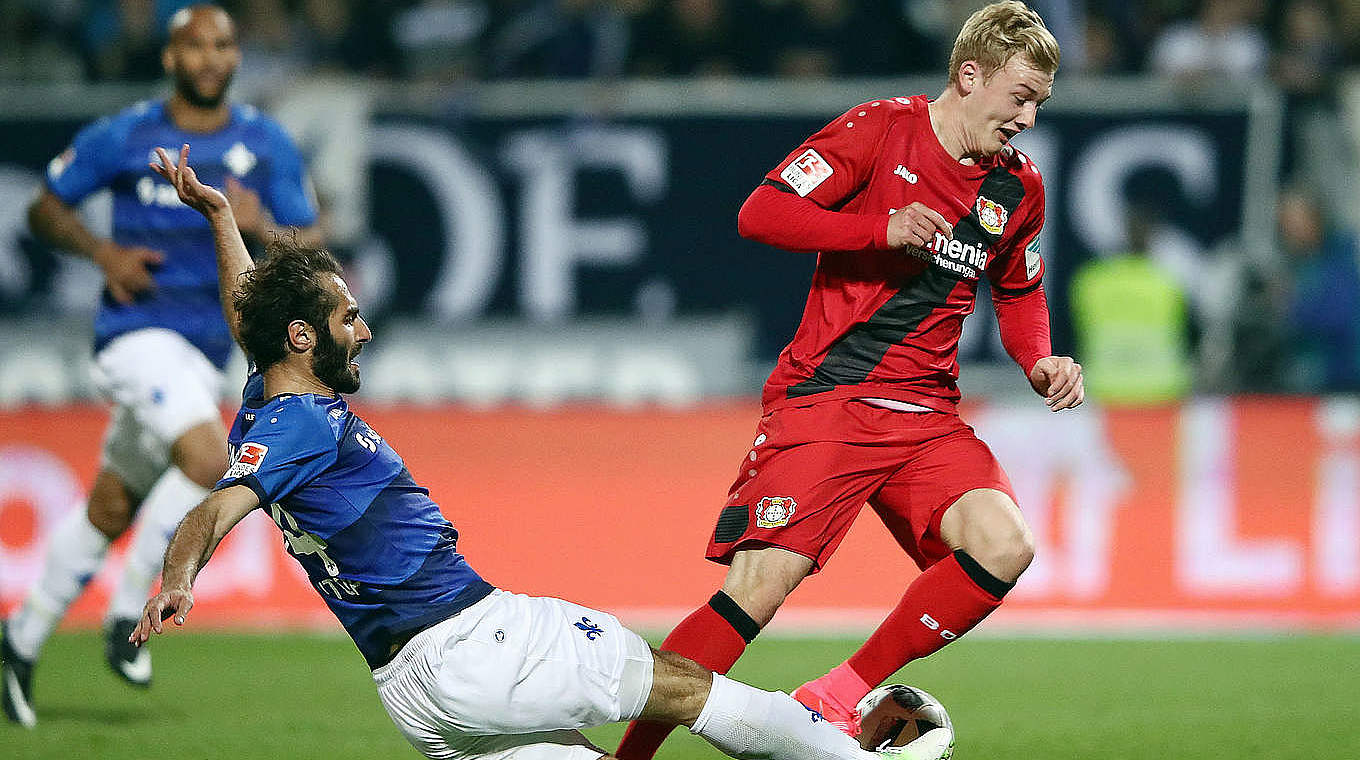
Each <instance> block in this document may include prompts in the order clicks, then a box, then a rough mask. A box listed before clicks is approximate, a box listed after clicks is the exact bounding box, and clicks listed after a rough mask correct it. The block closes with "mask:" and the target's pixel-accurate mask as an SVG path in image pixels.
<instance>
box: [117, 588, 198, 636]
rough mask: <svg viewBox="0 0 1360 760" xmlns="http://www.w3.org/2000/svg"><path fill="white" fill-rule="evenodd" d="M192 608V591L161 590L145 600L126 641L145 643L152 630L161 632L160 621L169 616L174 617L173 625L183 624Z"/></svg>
mask: <svg viewBox="0 0 1360 760" xmlns="http://www.w3.org/2000/svg"><path fill="white" fill-rule="evenodd" d="M193 608H194V595H193V592H191V591H188V590H183V589H170V590H168V591H161V592H160V593H159V594H156V595H155V596H153V597H151V598H150V599H148V600H147V602H146V607H144V608H143V609H142V618H141V620H138V621H137V627H136V628H134V629H132V635H130V636H128V642H129V643H131V644H133V645H135V646H141V645H142V644H145V643H146V640H147V639H149V638H151V633H152V632H153V631H154V632H156V633H163V631H162V629H161V623H162V622H164V621H165V620H168V619H169V618H171V617H174V619H175V625H184V618H185V616H187V615H188V614H189V610H191V609H193Z"/></svg>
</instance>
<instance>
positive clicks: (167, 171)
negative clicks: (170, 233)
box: [151, 144, 255, 343]
mask: <svg viewBox="0 0 1360 760" xmlns="http://www.w3.org/2000/svg"><path fill="white" fill-rule="evenodd" d="M156 155H157V156H159V157H160V162H159V163H154V164H151V168H152V169H154V170H155V172H156V173H157V174H159V175H161V176H162V177H165V178H166V179H167V180H169V181H170V184H172V185H174V186H175V190H176V191H177V192H178V193H179V199H180V201H182V202H183V203H184V205H186V206H188V207H189V208H192V209H193V210H195V211H197V212H198V213H200V214H202V215H203V216H204V217H205V218H206V219H207V220H208V224H209V226H211V227H212V232H213V247H214V248H215V249H216V250H217V287H218V295H219V296H220V297H221V300H222V315H223V316H224V317H226V320H227V326H228V327H230V328H231V335H232V337H233V338H235V339H236V342H237V343H240V342H241V336H240V327H239V323H240V315H238V314H237V313H236V304H235V300H234V299H233V298H232V293H233V292H235V290H236V283H237V281H238V280H240V278H241V275H242V274H245V273H246V272H248V271H250V270H251V269H253V268H254V267H255V262H253V261H251V258H250V252H249V250H247V249H246V242H245V240H243V239H242V238H241V231H240V229H238V228H237V226H236V215H235V214H234V213H233V212H232V209H231V204H230V203H228V202H227V196H225V195H223V194H222V192H221V191H219V190H218V189H217V188H214V187H210V186H208V185H205V184H203V183H202V182H199V181H198V175H196V174H195V173H194V169H193V167H191V166H189V146H188V144H185V145H183V146H181V147H180V149H179V162H178V163H175V162H173V161H171V159H170V154H168V153H166V152H165V149H164V148H156Z"/></svg>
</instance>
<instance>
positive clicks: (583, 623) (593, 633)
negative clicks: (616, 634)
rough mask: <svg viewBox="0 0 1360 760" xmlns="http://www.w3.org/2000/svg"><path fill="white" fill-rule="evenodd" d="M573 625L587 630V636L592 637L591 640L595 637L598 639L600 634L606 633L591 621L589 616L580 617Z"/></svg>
mask: <svg viewBox="0 0 1360 760" xmlns="http://www.w3.org/2000/svg"><path fill="white" fill-rule="evenodd" d="M572 625H574V626H576V627H577V628H580V629H581V630H583V631H585V632H586V638H587V639H590V640H591V641H594V640H595V639H598V638H600V636H602V635H604V629H603V628H601V627H599V626H598V625H595V624H594V623H592V622H590V618H588V617H583V618H581V619H580V621H578V622H576V623H572Z"/></svg>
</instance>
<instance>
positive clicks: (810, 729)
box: [690, 673, 875, 760]
mask: <svg viewBox="0 0 1360 760" xmlns="http://www.w3.org/2000/svg"><path fill="white" fill-rule="evenodd" d="M690 732H691V733H694V734H698V735H699V736H702V737H703V738H705V739H707V740H708V742H709V743H710V744H712V745H713V746H715V747H717V748H718V749H720V750H722V751H723V753H724V754H727V755H730V756H732V757H736V758H742V759H743V760H785V758H788V759H789V760H793V759H794V758H798V759H799V760H848V759H852V758H853V759H857V760H863V759H865V758H873V757H875V755H874V753H872V752H866V751H865V750H863V749H861V748H860V746H859V744H858V743H857V742H856V741H855V740H854V739H851V738H850V737H849V736H846V735H845V734H843V733H841V732H840V731H838V730H836V728H835V727H834V726H832V725H831V724H830V723H828V722H826V720H825V719H824V718H822V717H821V716H820V715H818V714H816V713H814V712H812V711H811V710H809V709H807V708H806V707H804V706H803V705H801V704H799V702H798V701H797V700H795V699H794V698H793V697H790V696H789V695H787V694H784V693H782V692H777V691H761V690H760V689H756V688H754V687H751V686H747V685H746V684H744V683H741V682H740V681H733V680H731V679H729V678H724V677H723V676H720V675H718V674H717V673H714V674H713V690H712V691H711V692H709V695H708V701H707V702H705V703H704V709H703V711H701V712H700V713H699V718H698V719H697V720H695V721H694V726H693V727H692V728H690Z"/></svg>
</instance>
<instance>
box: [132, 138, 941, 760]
mask: <svg viewBox="0 0 1360 760" xmlns="http://www.w3.org/2000/svg"><path fill="white" fill-rule="evenodd" d="M158 152H159V154H160V160H161V163H160V165H158V166H157V171H158V172H159V173H160V174H161V175H162V176H165V177H166V178H167V179H169V180H171V182H172V183H173V184H174V185H175V187H176V188H177V189H178V192H179V197H180V198H181V199H182V200H183V201H184V202H185V203H186V204H188V205H189V206H191V207H193V208H195V209H196V210H198V211H199V212H200V213H202V214H203V215H204V216H205V217H207V218H208V221H209V223H210V225H211V226H212V229H213V234H214V238H215V242H216V246H217V254H218V266H219V275H220V282H221V283H222V285H221V287H222V290H223V292H222V304H223V309H224V311H225V312H226V316H227V324H228V325H229V326H230V327H231V328H232V332H233V334H234V335H235V336H236V338H237V340H238V341H239V342H240V343H241V346H242V348H244V349H245V351H246V353H247V354H248V355H249V357H250V358H251V360H252V361H253V363H254V365H255V368H256V371H255V372H254V373H252V374H251V376H250V378H249V380H247V382H246V388H245V393H244V399H243V403H242V405H241V410H240V412H238V414H237V416H236V422H235V424H234V425H233V426H232V430H231V434H230V437H229V439H228V443H229V446H230V448H231V450H232V452H233V461H232V464H231V466H230V467H229V468H228V470H227V473H226V476H225V477H224V478H223V479H222V480H221V482H219V483H218V484H217V486H216V488H215V489H214V490H213V492H212V493H211V494H210V495H209V496H208V498H207V499H205V500H204V501H203V502H202V503H201V504H200V505H199V506H197V507H196V508H194V509H193V510H192V511H191V512H190V513H189V514H188V515H187V516H186V517H185V518H184V521H183V522H182V523H181V524H180V526H179V528H178V530H176V532H175V535H174V537H173V538H172V539H171V541H170V547H169V549H168V550H167V552H166V557H165V567H164V571H163V575H162V578H163V580H162V584H163V585H162V591H161V592H160V593H159V594H157V595H156V596H154V597H152V598H151V599H150V600H149V601H148V602H147V604H146V608H145V610H144V612H143V615H142V618H141V620H140V621H139V622H138V624H137V628H136V629H135V630H134V631H133V632H132V635H131V636H130V637H129V640H130V641H131V642H132V643H134V644H137V645H141V644H143V643H145V642H146V641H147V639H149V638H150V636H151V634H152V633H153V632H155V633H160V632H161V630H162V620H164V619H169V618H171V617H173V618H174V620H175V622H176V623H177V624H180V625H182V624H183V623H184V620H185V616H186V615H187V614H188V612H189V610H190V609H191V608H192V607H193V594H192V593H191V591H190V589H191V587H192V585H193V581H194V578H195V577H196V576H197V574H198V571H199V569H200V568H201V567H202V566H203V565H204V563H206V562H207V561H208V558H209V557H210V556H211V555H212V552H213V550H214V549H215V548H216V546H217V544H218V542H220V541H221V540H222V538H223V536H225V535H226V534H227V532H228V531H230V530H231V529H232V527H233V526H235V525H236V524H237V523H238V522H239V521H240V520H241V519H242V518H243V517H245V516H246V515H247V514H248V513H250V512H251V511H253V510H255V509H256V508H259V507H264V508H266V509H267V510H268V512H269V514H270V516H271V517H273V519H274V522H275V523H276V524H277V525H278V527H279V529H280V531H282V532H283V536H284V543H285V545H286V547H287V549H288V552H289V553H290V554H291V555H292V556H293V557H294V559H296V560H297V561H298V563H299V564H301V565H302V567H303V568H304V569H305V570H306V572H307V576H308V578H309V579H310V580H311V582H312V585H313V586H314V587H315V588H316V591H317V593H319V594H320V595H321V597H322V598H323V599H324V600H325V602H326V604H327V605H328V606H329V607H330V609H331V611H332V612H333V613H335V616H336V617H337V618H338V619H339V620H340V622H341V624H342V625H344V627H345V630H346V631H347V632H348V633H349V634H350V636H351V638H353V640H354V643H355V644H356V645H357V646H358V648H359V651H360V652H361V653H362V654H363V656H364V659H365V660H366V661H367V663H368V666H369V667H370V668H371V669H372V671H373V680H374V683H375V684H376V685H377V689H378V695H379V697H380V699H381V700H382V703H383V706H384V707H385V708H386V709H387V712H388V714H389V715H390V716H391V718H392V720H393V722H394V723H396V725H397V727H398V729H399V730H400V731H401V732H402V734H403V735H405V736H406V738H407V739H408V740H409V741H410V742H411V744H412V745H414V746H415V747H416V749H418V750H420V752H422V753H423V754H424V755H426V756H427V757H433V758H467V759H469V760H470V759H471V758H494V759H495V760H510V759H512V758H513V759H514V760H534V759H536V758H544V759H545V760H546V758H576V759H578V760H594V758H597V757H601V756H608V755H607V753H606V752H605V751H604V750H601V749H599V748H597V747H595V746H593V745H592V744H591V743H590V741H589V740H588V739H586V738H585V736H583V735H582V734H581V733H580V732H579V731H578V729H580V728H583V727H588V726H596V725H602V724H604V723H610V722H614V721H620V720H631V719H633V718H638V717H643V718H649V719H653V720H667V721H672V722H676V723H680V724H683V725H686V726H689V727H690V730H691V731H693V732H694V733H696V734H698V735H700V736H702V737H703V738H705V739H707V740H708V741H709V742H710V743H712V744H713V745H714V746H716V747H718V748H719V749H721V750H722V751H723V752H726V753H727V754H729V755H732V756H733V757H760V758H789V759H790V760H792V759H793V758H803V759H807V760H835V759H837V758H859V759H861V760H867V759H869V758H874V757H876V754H875V753H873V752H868V751H866V750H864V749H861V748H860V746H859V745H858V743H856V742H855V741H854V740H853V739H851V738H849V737H848V736H846V735H845V734H843V733H841V732H840V731H838V730H836V729H835V728H834V727H832V726H831V725H830V724H829V723H828V722H827V721H825V720H824V719H822V717H821V716H820V715H819V714H817V713H815V712H813V711H811V710H808V709H807V708H805V707H803V706H802V705H800V704H798V703H797V702H796V701H794V700H793V699H792V698H791V697H789V696H788V695H786V694H782V693H779V692H767V691H760V690H758V689H754V688H752V687H750V686H747V685H745V684H742V683H739V682H736V681H732V680H729V679H727V678H725V677H723V676H720V675H716V674H714V673H712V672H711V671H708V670H706V669H704V668H701V667H700V666H698V665H697V664H695V663H694V662H692V661H690V660H687V659H685V658H683V657H680V656H678V655H675V654H671V653H665V652H657V651H655V650H653V649H651V648H650V647H648V646H647V644H646V642H644V641H643V640H642V639H641V638H640V637H639V636H638V635H637V634H635V633H633V632H632V631H630V630H628V629H627V628H624V627H623V626H622V625H620V623H619V621H618V619H616V618H615V617H614V616H613V615H610V614H608V613H606V612H601V611H598V610H593V609H589V608H586V607H582V606H580V605H576V604H573V603H571V602H567V601H564V600H561V599H553V598H547V597H530V596H524V595H521V594H512V593H510V592H507V591H502V590H499V589H496V588H494V587H493V586H492V585H491V584H489V583H488V582H487V581H485V580H483V579H482V578H481V576H479V575H478V574H477V572H476V571H475V570H473V569H472V567H471V566H469V564H468V563H467V561H466V560H465V559H464V558H463V556H462V555H461V554H460V553H459V552H458V551H457V540H458V532H457V531H456V530H454V527H453V526H452V525H451V524H449V522H448V521H447V520H446V519H445V518H444V516H443V514H441V512H440V510H439V507H438V505H436V504H435V503H434V502H433V501H432V500H431V499H430V496H429V492H428V491H427V490H426V489H425V488H423V487H421V486H420V485H418V484H417V483H416V482H415V480H414V479H413V478H412V476H411V473H410V472H409V471H407V469H406V467H405V465H404V463H403V462H402V459H401V457H400V456H399V455H398V454H397V453H396V451H394V450H393V449H392V447H391V446H390V445H389V444H388V443H387V441H386V440H384V438H383V436H382V435H380V434H379V433H377V432H376V431H374V430H373V429H372V428H371V427H369V426H368V425H367V424H366V423H365V422H364V421H363V420H362V419H360V418H359V417H358V416H356V415H355V414H354V413H353V412H352V411H350V409H349V407H348V405H347V404H346V403H345V400H344V397H343V395H342V394H344V393H352V392H354V391H357V390H358V389H359V365H358V363H357V362H356V361H355V360H356V358H357V357H358V356H359V353H360V352H361V351H362V350H363V347H364V345H365V344H367V343H368V341H369V340H371V339H372V334H371V333H370V332H369V329H368V325H367V324H366V323H365V322H364V319H363V317H362V316H361V314H360V312H359V305H358V303H357V302H356V301H355V299H354V297H353V296H352V295H351V294H350V292H349V290H348V288H347V287H346V285H345V281H344V280H343V279H342V277H341V272H340V267H339V265H338V264H337V263H336V261H335V259H334V258H332V257H331V255H330V254H329V253H327V252H325V251H324V250H316V249H307V248H299V247H296V246H292V245H287V244H283V243H276V244H274V245H272V246H271V247H270V250H269V252H268V255H267V256H266V258H265V259H264V260H263V261H261V262H260V264H259V265H258V266H256V267H253V268H252V264H251V261H250V259H249V257H248V256H247V254H246V252H245V247H244V244H243V243H242V242H241V238H240V235H239V233H238V232H237V229H236V224H235V221H234V219H233V214H232V209H231V205H230V204H229V203H228V202H227V199H226V197H225V196H223V195H222V194H221V193H219V192H218V191H216V190H214V189H213V188H211V187H208V186H205V185H203V184H202V183H200V182H199V181H198V180H197V179H196V177H195V176H194V172H193V170H192V169H191V168H189V167H188V165H187V157H188V146H187V145H186V146H184V147H183V148H182V149H181V151H180V157H179V162H178V164H173V163H172V161H171V159H170V156H169V155H167V154H166V153H165V152H164V151H158ZM920 749H923V747H921V746H920V745H918V746H917V747H915V748H912V750H911V751H909V752H908V753H907V754H906V755H903V757H906V758H938V757H940V752H938V751H936V752H930V753H927V754H918V750H920Z"/></svg>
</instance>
